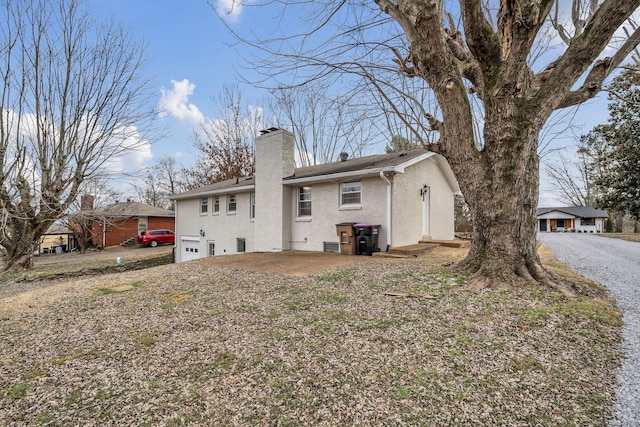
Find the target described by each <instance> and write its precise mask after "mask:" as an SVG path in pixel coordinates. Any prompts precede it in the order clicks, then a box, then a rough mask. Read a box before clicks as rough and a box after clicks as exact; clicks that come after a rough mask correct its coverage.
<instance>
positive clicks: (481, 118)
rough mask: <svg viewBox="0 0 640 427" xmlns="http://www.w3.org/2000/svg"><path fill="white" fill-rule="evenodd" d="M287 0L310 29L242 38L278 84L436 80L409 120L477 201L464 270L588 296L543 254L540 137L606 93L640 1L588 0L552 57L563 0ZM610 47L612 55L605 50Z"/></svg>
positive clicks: (628, 47)
mask: <svg viewBox="0 0 640 427" xmlns="http://www.w3.org/2000/svg"><path fill="white" fill-rule="evenodd" d="M274 3H281V4H283V10H282V12H281V13H282V19H281V20H280V22H289V16H288V15H287V14H288V13H289V12H293V13H295V14H296V16H297V17H304V18H301V19H304V20H305V22H304V27H305V28H306V30H305V32H304V34H295V35H292V34H290V32H288V31H287V29H286V28H281V29H280V31H281V33H284V34H285V36H284V37H281V38H276V39H274V38H273V37H272V38H271V39H265V38H261V39H260V40H255V39H253V40H247V38H242V39H243V40H244V41H246V42H247V43H249V45H250V46H252V47H253V48H254V49H255V51H254V52H256V55H257V56H258V60H257V62H259V64H256V65H259V66H260V68H257V67H256V69H257V70H258V71H262V72H263V73H265V74H266V75H267V76H269V77H270V78H271V79H273V81H275V82H276V83H275V84H278V85H282V84H286V83H287V82H289V84H290V85H291V84H304V83H305V82H308V81H313V80H319V79H324V78H328V79H333V81H338V79H340V80H339V81H340V84H342V85H346V84H349V83H353V87H357V88H360V89H361V88H362V87H363V86H364V84H363V83H362V82H363V81H366V82H367V84H369V85H371V86H372V87H374V88H375V89H376V90H377V91H378V93H381V94H389V93H391V94H397V93H398V86H397V85H393V82H395V81H396V80H395V79H396V77H398V76H404V78H409V79H416V80H421V81H423V82H424V84H426V85H428V87H429V88H430V89H431V90H432V91H433V94H434V97H435V99H436V101H437V104H438V108H437V109H431V108H429V109H427V108H428V106H425V107H423V109H424V110H425V112H424V115H423V117H422V118H421V120H420V121H418V122H413V123H407V125H408V126H410V127H411V129H413V131H414V134H415V135H416V136H420V135H426V134H427V133H429V132H430V131H436V132H438V134H439V140H438V141H437V143H436V144H426V146H427V147H428V148H429V149H431V150H433V151H435V152H437V153H440V154H441V155H443V156H444V157H445V158H446V159H447V160H448V162H449V164H450V165H451V168H452V169H453V171H454V173H455V175H456V176H457V178H458V181H459V183H460V187H461V189H462V192H463V193H464V196H465V200H466V202H467V203H468V205H469V209H470V214H471V218H472V220H473V225H474V238H473V243H472V245H471V249H470V251H469V255H468V256H467V258H466V260H465V261H463V262H462V263H461V264H460V265H459V268H460V271H463V272H465V273H466V274H467V275H468V277H469V279H470V280H471V281H473V282H474V283H475V284H476V285H478V286H491V285H492V284H494V283H495V284H502V283H505V282H507V283H514V284H524V283H531V282H537V283H541V284H544V285H547V286H550V287H553V288H555V289H558V290H559V291H561V292H563V293H564V294H566V295H573V294H574V291H573V290H572V289H570V288H569V287H568V286H567V285H566V284H563V283H559V282H558V280H556V279H555V278H554V277H552V276H551V275H550V274H549V273H548V272H547V271H545V270H544V269H543V267H542V265H541V263H540V259H539V257H538V254H537V248H536V232H535V224H536V220H535V218H536V206H537V202H538V192H539V190H538V183H539V156H538V140H539V135H540V131H541V129H542V128H543V126H544V125H545V123H546V122H547V120H548V119H549V117H550V116H551V115H552V114H553V113H554V111H557V110H560V109H563V108H568V107H572V106H576V105H578V104H580V103H582V102H584V101H586V100H588V99H590V98H592V97H594V96H595V95H596V94H597V93H598V92H599V91H600V90H601V88H602V84H603V81H604V80H605V79H606V78H607V76H609V75H610V74H611V72H612V71H613V70H614V69H615V68H616V67H618V66H619V65H620V64H621V63H622V62H623V61H624V60H625V59H626V58H627V57H628V56H629V55H630V54H631V53H632V52H633V50H634V49H635V48H636V46H637V45H638V42H639V41H640V31H638V30H637V29H636V30H633V31H632V32H630V34H629V36H628V37H626V38H625V39H624V40H620V41H619V42H618V37H617V36H618V34H617V31H618V30H619V29H621V28H622V27H623V25H625V22H626V21H627V19H629V18H630V17H631V16H632V15H633V14H634V13H635V12H636V11H637V9H638V7H639V5H640V0H592V1H589V3H588V4H590V5H594V7H593V8H590V7H587V8H584V7H582V5H583V4H587V0H574V2H573V4H574V9H575V11H574V13H573V16H574V18H573V25H567V26H566V28H565V32H566V35H567V36H568V37H569V38H570V43H569V44H568V45H567V46H564V45H559V46H555V47H554V49H552V50H549V51H548V52H546V54H545V55H542V56H540V55H534V56H532V55H531V53H532V47H533V46H535V44H536V41H537V40H539V37H540V36H541V34H546V33H547V29H548V28H549V26H552V24H551V22H550V14H551V12H552V11H554V1H553V0H552V1H546V2H540V1H538V0H501V1H500V2H499V4H496V5H495V7H494V8H487V7H485V5H484V2H483V1H482V0H460V1H459V2H438V1H422V0H397V1H394V0H373V1H371V2H363V1H352V0H341V1H329V0H326V1H312V2H311V1H302V2H300V1H298V2H289V1H281V2H277V1H276V2H273V1H269V2H266V4H269V5H273V4H274ZM454 3H455V4H454ZM558 4H559V5H560V6H561V5H562V4H560V3H558ZM564 4H566V2H565V3H564ZM299 8H305V10H303V11H301V10H299ZM561 13H562V10H561V9H560V13H559V15H558V17H559V19H562V15H561ZM578 24H580V25H578ZM572 27H573V28H572ZM271 31H273V30H272V29H271ZM258 36H259V35H258ZM613 42H618V43H615V44H614V45H610V44H611V43H613ZM608 48H611V52H613V53H612V56H611V57H605V58H600V56H601V54H602V53H603V52H604V51H605V50H606V49H608ZM260 59H263V61H261V60H260ZM536 59H537V62H536V63H534V62H533V61H534V60H536ZM338 75H339V76H338ZM291 82H293V83H291ZM383 96H384V95H383ZM386 99H388V100H390V101H393V100H394V99H396V97H395V96H391V95H387V96H386ZM417 108H418V109H419V108H420V106H417ZM397 110H398V111H400V110H401V108H399V107H398V108H397ZM478 129H479V130H480V132H478V131H477V130H478ZM413 139H415V140H416V141H420V139H419V138H413Z"/></svg>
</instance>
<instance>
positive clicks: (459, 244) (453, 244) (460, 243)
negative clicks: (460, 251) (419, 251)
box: [420, 239, 471, 248]
mask: <svg viewBox="0 0 640 427" xmlns="http://www.w3.org/2000/svg"><path fill="white" fill-rule="evenodd" d="M420 243H421V244H422V243H432V244H435V245H440V246H446V247H448V248H466V247H467V246H469V245H471V241H470V240H461V239H456V240H420Z"/></svg>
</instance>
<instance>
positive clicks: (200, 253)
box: [171, 128, 459, 261]
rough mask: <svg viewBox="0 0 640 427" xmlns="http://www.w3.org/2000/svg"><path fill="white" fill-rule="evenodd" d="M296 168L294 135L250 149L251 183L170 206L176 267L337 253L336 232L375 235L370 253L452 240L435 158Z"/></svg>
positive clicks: (443, 176)
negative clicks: (257, 256)
mask: <svg viewBox="0 0 640 427" xmlns="http://www.w3.org/2000/svg"><path fill="white" fill-rule="evenodd" d="M346 157H347V156H346V155H343V156H342V157H341V160H340V161H338V162H334V163H328V164H323V165H318V166H311V167H304V168H295V164H294V138H293V134H291V133H290V132H287V131H285V130H281V129H273V128H272V129H269V130H266V131H263V132H262V135H261V136H259V137H258V138H257V139H256V173H255V176H250V177H244V178H238V179H233V180H229V181H224V182H220V183H216V184H212V185H208V186H205V187H201V188H198V189H195V190H191V191H187V192H185V193H181V194H177V195H174V196H172V197H171V198H172V199H173V200H175V203H176V261H188V260H191V259H195V258H201V257H205V256H213V255H224V254H235V253H241V252H273V251H282V250H308V251H333V252H337V251H338V250H339V247H340V244H339V238H338V234H337V231H336V224H339V223H346V222H353V223H369V224H374V225H379V226H380V227H379V229H378V231H379V234H378V245H377V246H378V248H380V249H381V250H383V251H384V250H386V249H387V247H397V246H404V245H409V244H415V243H418V242H419V241H420V240H422V239H423V238H427V239H436V240H451V239H453V238H454V194H456V193H458V192H459V188H458V184H457V181H456V179H455V177H454V175H453V173H452V172H451V169H450V168H449V165H448V163H447V162H446V161H445V160H444V158H443V157H441V156H439V155H437V154H435V153H432V152H429V151H426V150H423V149H415V150H411V151H408V152H402V153H391V154H383V155H375V156H367V157H362V158H355V159H351V160H349V159H347V158H346Z"/></svg>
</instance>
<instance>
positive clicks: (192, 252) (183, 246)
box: [180, 237, 200, 262]
mask: <svg viewBox="0 0 640 427" xmlns="http://www.w3.org/2000/svg"><path fill="white" fill-rule="evenodd" d="M199 248H200V239H199V238H197V237H182V238H180V250H181V252H182V253H181V254H180V261H181V262H184V261H191V260H192V259H198V258H200V252H199V251H200V249H199Z"/></svg>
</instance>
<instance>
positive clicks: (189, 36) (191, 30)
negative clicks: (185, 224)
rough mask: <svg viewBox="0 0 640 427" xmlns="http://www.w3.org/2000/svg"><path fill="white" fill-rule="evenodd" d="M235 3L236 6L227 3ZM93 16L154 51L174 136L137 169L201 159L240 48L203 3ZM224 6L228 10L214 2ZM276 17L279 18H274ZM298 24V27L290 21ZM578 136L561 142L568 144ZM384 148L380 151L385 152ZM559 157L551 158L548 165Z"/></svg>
mask: <svg viewBox="0 0 640 427" xmlns="http://www.w3.org/2000/svg"><path fill="white" fill-rule="evenodd" d="M222 1H223V2H228V3H229V4H231V3H232V1H233V0H222ZM88 2H89V5H90V6H91V9H92V10H91V13H92V14H94V15H97V16H99V17H105V18H106V17H110V16H113V17H114V18H115V20H116V21H117V22H120V23H122V24H123V25H124V26H125V27H127V28H128V29H129V30H131V31H132V32H133V34H134V35H135V36H136V37H139V38H141V39H144V40H145V41H146V43H147V45H148V48H147V54H148V57H149V64H148V69H147V72H148V73H149V74H150V75H151V76H153V84H154V86H155V90H156V91H157V101H158V102H159V103H161V104H162V105H163V106H164V108H165V111H166V114H165V115H164V116H163V117H160V118H159V119H158V120H159V121H160V122H159V123H160V124H161V125H162V126H163V127H165V128H166V129H167V130H168V133H167V135H166V136H165V137H164V138H162V140H160V141H157V142H154V143H153V144H152V145H151V146H150V154H151V155H152V156H151V155H150V154H149V153H147V155H146V156H145V157H144V158H143V159H139V161H135V162H132V163H135V164H136V165H147V166H151V165H152V164H153V163H154V161H155V160H157V159H158V158H159V157H161V156H163V155H167V154H168V155H175V156H176V157H177V158H178V161H179V162H181V163H183V164H190V163H192V162H193V160H194V158H195V153H196V150H195V149H194V148H193V140H192V133H193V131H194V130H195V129H196V128H197V125H198V123H199V121H200V120H202V119H203V118H207V117H210V116H211V115H212V114H214V111H215V107H216V106H215V105H214V101H213V100H212V97H215V96H217V95H218V94H219V93H220V91H221V89H222V87H223V86H224V85H225V84H230V83H233V82H234V81H235V79H236V70H237V69H238V68H239V67H240V68H241V66H242V64H240V63H239V61H240V56H239V55H238V53H237V52H236V50H235V49H234V48H233V47H232V46H230V45H231V44H233V43H234V39H233V37H232V36H231V35H230V34H229V30H228V29H227V28H226V27H225V26H224V25H223V23H222V22H221V21H220V19H219V18H218V17H217V16H216V14H215V13H214V11H213V10H212V6H211V5H210V4H209V3H207V1H205V0H186V1H182V2H177V1H176V2H167V1H157V0H108V1H104V0H88ZM212 2H215V5H217V6H218V7H222V8H224V7H228V6H226V5H224V4H222V5H221V4H220V3H218V2H217V0H212ZM273 13H274V16H275V12H273ZM274 16H269V15H268V10H267V11H265V9H260V10H258V9H251V8H250V7H245V8H244V9H238V8H236V9H234V11H233V13H232V14H231V15H229V19H228V23H229V25H230V26H232V27H233V28H234V29H237V30H238V31H239V32H240V33H244V34H247V33H248V31H249V30H250V29H260V30H268V28H269V26H270V25H273V27H274V29H275V26H276V25H277V24H276V22H277V21H276V20H275V19H274ZM291 24H292V25H293V24H294V23H291ZM244 91H245V96H244V98H245V101H247V102H252V101H253V102H255V101H258V98H259V95H255V96H254V92H253V91H252V90H251V88H249V87H246V88H244ZM606 118H607V110H606V96H604V95H600V96H599V98H598V99H597V100H596V101H591V102H589V103H588V104H586V105H583V106H581V107H580V108H579V110H578V113H577V115H576V119H575V122H574V124H575V126H576V127H577V130H576V128H574V132H577V133H578V134H579V133H586V132H587V131H588V130H590V129H591V128H592V127H593V126H594V125H595V124H597V123H602V122H604V121H606ZM571 139H572V138H565V139H559V140H558V141H557V144H559V145H566V144H567V143H569V142H570V141H571ZM383 149H384V147H380V151H381V150H383ZM552 157H553V155H549V156H547V158H546V160H549V159H551V158H552ZM541 178H542V181H543V182H542V184H541V205H553V204H556V205H557V204H558V202H557V201H554V200H553V193H554V192H553V186H552V185H550V183H548V182H546V181H545V177H544V166H542V167H541Z"/></svg>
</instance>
